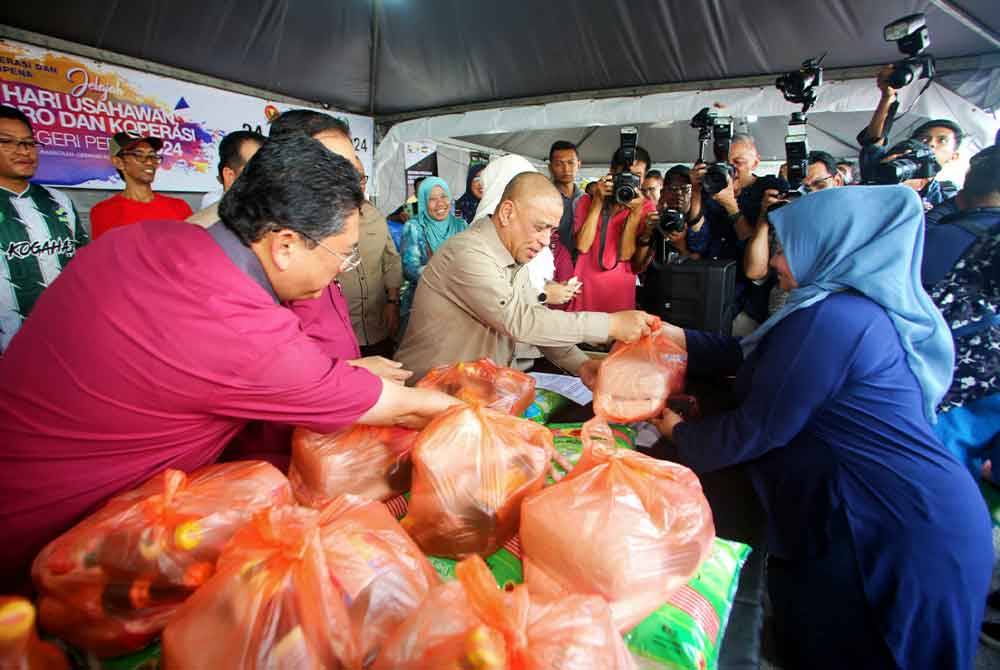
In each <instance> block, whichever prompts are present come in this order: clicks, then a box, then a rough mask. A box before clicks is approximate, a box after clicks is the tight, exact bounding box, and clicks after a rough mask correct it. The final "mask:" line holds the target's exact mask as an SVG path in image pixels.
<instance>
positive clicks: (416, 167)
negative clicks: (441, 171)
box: [404, 142, 438, 197]
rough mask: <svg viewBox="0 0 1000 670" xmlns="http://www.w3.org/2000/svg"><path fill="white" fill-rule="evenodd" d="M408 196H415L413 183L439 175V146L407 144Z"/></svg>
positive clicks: (431, 143)
mask: <svg viewBox="0 0 1000 670" xmlns="http://www.w3.org/2000/svg"><path fill="white" fill-rule="evenodd" d="M405 154H406V162H405V163H404V165H405V166H406V196H407V197H409V196H411V195H415V193H414V192H413V182H414V181H416V180H417V179H419V178H420V177H435V176H437V173H438V158H437V144H435V143H434V142H407V143H406V146H405Z"/></svg>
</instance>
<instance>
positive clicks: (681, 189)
mask: <svg viewBox="0 0 1000 670" xmlns="http://www.w3.org/2000/svg"><path fill="white" fill-rule="evenodd" d="M668 190H669V191H671V192H672V193H679V194H684V193H690V192H691V184H684V185H683V186H671V187H669V188H668Z"/></svg>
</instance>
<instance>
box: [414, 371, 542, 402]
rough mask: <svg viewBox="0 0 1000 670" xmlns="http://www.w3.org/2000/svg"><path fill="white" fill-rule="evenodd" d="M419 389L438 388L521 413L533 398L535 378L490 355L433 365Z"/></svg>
mask: <svg viewBox="0 0 1000 670" xmlns="http://www.w3.org/2000/svg"><path fill="white" fill-rule="evenodd" d="M417 387H418V388H430V389H437V390H438V391H444V392H445V393H447V394H448V395H453V396H455V397H456V398H459V399H460V400H464V401H465V402H467V403H469V404H472V405H482V406H485V407H489V408H490V409H495V410H497V411H498V412H506V413H507V414H510V415H511V416H521V415H522V414H524V411H525V410H526V409H528V407H530V406H531V403H532V402H534V401H535V378H534V377H532V376H531V375H528V374H525V373H523V372H520V371H519V370H514V369H512V368H502V367H500V366H499V365H497V364H496V363H494V362H493V361H491V360H490V359H489V358H480V359H479V360H478V361H466V362H465V363H456V364H455V365H439V366H437V367H436V368H432V369H431V371H430V372H428V373H427V374H426V375H424V378H423V379H421V380H420V381H419V382H417Z"/></svg>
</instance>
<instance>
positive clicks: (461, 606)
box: [375, 556, 635, 670]
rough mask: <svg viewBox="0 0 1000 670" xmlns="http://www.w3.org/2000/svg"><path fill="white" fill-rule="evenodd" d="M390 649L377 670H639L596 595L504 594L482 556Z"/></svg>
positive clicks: (440, 590) (424, 607) (464, 566)
mask: <svg viewBox="0 0 1000 670" xmlns="http://www.w3.org/2000/svg"><path fill="white" fill-rule="evenodd" d="M455 574H456V576H457V577H458V579H457V580H456V581H453V582H448V583H447V584H443V585H441V586H438V587H437V588H435V589H434V590H433V591H432V592H431V594H430V595H429V596H428V597H427V599H426V600H425V601H424V602H423V603H422V604H421V605H420V607H419V608H418V609H417V611H416V612H415V613H414V614H413V615H412V616H411V617H410V618H409V619H408V620H407V621H406V622H405V623H403V625H402V626H400V627H399V628H398V629H397V631H396V632H395V634H393V636H392V637H391V638H390V639H389V641H388V642H387V643H386V645H385V647H384V649H383V651H382V654H381V655H380V656H379V658H378V660H377V661H376V663H375V670H431V669H434V670H470V669H475V670H552V669H553V668H572V669H573V670H632V669H633V668H634V667H635V665H634V663H633V661H632V658H631V656H630V655H629V653H628V650H627V649H626V648H625V643H624V642H623V640H622V637H621V635H619V633H618V631H617V629H616V628H615V626H614V623H613V621H612V619H611V612H610V611H609V609H608V605H607V603H605V602H604V601H603V600H602V599H600V598H598V597H594V596H568V597H563V598H559V599H558V600H546V599H541V598H537V597H535V596H533V595H529V593H528V590H527V589H526V588H525V587H524V586H515V587H514V588H513V589H512V590H511V591H509V592H508V591H501V590H500V589H498V588H497V584H496V582H495V581H494V580H493V575H492V574H490V571H489V569H488V568H487V567H486V564H485V563H484V562H483V560H482V559H481V558H479V557H478V556H473V557H471V558H468V559H466V560H464V561H462V562H461V563H459V564H458V565H457V566H456V568H455Z"/></svg>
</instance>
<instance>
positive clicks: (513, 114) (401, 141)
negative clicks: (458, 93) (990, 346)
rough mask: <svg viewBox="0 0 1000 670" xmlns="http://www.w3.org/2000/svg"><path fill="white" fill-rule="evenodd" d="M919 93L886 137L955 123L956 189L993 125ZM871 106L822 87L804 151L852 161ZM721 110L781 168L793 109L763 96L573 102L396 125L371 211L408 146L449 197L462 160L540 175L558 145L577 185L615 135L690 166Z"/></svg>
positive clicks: (964, 107)
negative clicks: (423, 148)
mask: <svg viewBox="0 0 1000 670" xmlns="http://www.w3.org/2000/svg"><path fill="white" fill-rule="evenodd" d="M919 92H920V86H919V85H916V84H915V85H911V86H909V87H907V88H905V89H903V90H902V91H901V92H900V110H901V111H907V113H906V114H905V115H903V116H902V117H901V118H900V119H899V120H898V121H897V123H896V126H895V128H894V130H893V136H892V138H890V139H891V140H893V141H895V140H896V139H897V138H902V137H906V136H908V135H909V133H910V132H911V131H912V130H913V128H915V127H916V126H917V125H919V124H920V123H922V122H923V121H925V120H926V119H931V118H947V119H952V120H954V121H956V122H957V123H958V124H959V125H960V126H962V128H963V129H964V130H965V132H966V137H967V139H966V141H965V143H964V145H963V147H962V154H963V157H964V161H961V162H960V164H958V165H953V166H949V170H948V172H947V173H946V174H945V175H944V176H945V177H946V178H950V179H953V180H957V181H961V178H962V176H963V175H964V172H965V167H964V165H966V164H967V160H968V157H969V156H971V155H973V154H974V153H975V152H976V151H978V150H979V149H981V148H982V147H984V146H987V145H989V144H992V143H993V141H994V138H995V135H996V133H997V130H998V128H1000V121H998V120H997V118H996V116H995V115H994V114H992V113H988V112H985V111H983V110H981V109H979V108H978V107H976V106H975V105H973V104H972V103H970V102H968V101H966V100H965V99H963V98H962V97H960V96H959V95H957V94H956V93H954V92H952V91H951V90H949V89H947V88H945V87H944V86H941V85H938V84H937V83H932V84H931V85H930V87H929V88H928V89H927V91H926V92H924V93H923V94H922V95H920V96H919V97H918V93H919ZM877 102H878V91H877V89H876V87H875V86H874V84H873V82H872V80H871V79H851V80H843V81H828V82H826V83H825V84H824V85H823V86H822V87H821V88H820V89H819V96H818V99H817V102H816V105H815V106H814V107H813V109H812V110H810V112H809V126H810V128H809V143H810V148H812V149H820V150H824V151H828V152H830V153H831V154H833V155H834V156H837V157H847V158H855V157H856V156H857V152H858V147H857V144H856V141H855V139H854V138H855V135H856V134H857V132H858V131H859V130H860V129H861V128H863V127H864V126H866V125H867V124H868V121H869V119H870V117H871V113H872V110H873V109H874V108H875V106H876V104H877ZM712 106H716V107H721V108H723V109H725V110H726V111H728V112H729V113H730V114H731V115H732V116H733V117H735V118H736V119H737V131H740V130H743V131H745V132H750V133H751V134H752V135H754V137H755V138H756V140H757V144H758V148H759V150H760V153H761V156H762V159H763V160H764V161H766V164H765V166H764V170H763V171H765V172H766V171H769V169H768V168H773V167H775V166H777V165H778V164H780V163H781V162H782V161H783V160H784V135H785V125H786V124H787V120H788V117H789V115H790V114H791V113H792V112H793V111H797V110H798V109H799V108H798V107H797V106H795V105H792V104H790V103H788V102H786V101H785V100H784V99H783V98H782V96H781V93H780V92H779V91H777V90H776V89H774V88H773V87H768V88H764V87H744V88H731V89H720V90H703V91H677V92H668V93H654V94H650V95H642V96H636V97H627V98H607V99H600V100H574V101H567V102H552V103H549V104H542V105H533V106H526V107H497V108H495V109H487V110H478V111H469V112H465V113H462V114H448V115H443V116H433V117H427V118H420V119H414V120H410V121H404V122H401V123H398V124H396V125H394V126H392V127H391V128H390V130H389V132H388V133H387V134H386V135H385V137H384V138H383V139H382V141H381V143H380V144H379V146H378V148H377V149H376V152H375V174H374V190H375V193H376V194H377V197H378V201H379V204H380V206H382V207H383V208H392V207H394V206H395V205H397V204H399V203H401V202H402V201H403V200H404V199H405V186H406V185H405V180H404V156H403V152H404V145H405V143H406V142H413V141H434V142H437V143H438V166H439V173H440V176H441V177H442V178H444V179H445V180H446V181H448V183H449V185H450V186H451V189H452V195H453V196H454V197H458V196H460V195H461V194H462V193H463V192H464V190H465V174H466V170H467V166H468V163H469V153H470V151H472V150H479V151H486V152H488V153H491V154H503V153H519V154H521V155H524V156H525V157H527V158H529V159H530V160H532V161H533V162H535V163H536V164H538V165H539V166H542V165H544V163H545V161H546V159H547V155H548V149H549V146H550V145H551V143H552V142H553V141H555V140H557V139H566V140H570V141H572V142H575V143H576V144H578V145H579V146H580V154H581V160H582V161H583V164H584V169H583V170H582V177H583V178H593V177H595V176H597V175H600V174H603V173H604V171H605V170H606V169H607V163H608V161H609V160H610V158H611V154H612V153H613V152H614V150H615V148H616V147H617V146H618V132H619V127H621V126H626V125H636V126H638V127H639V129H640V131H639V143H640V144H641V145H642V146H644V147H645V148H646V149H647V150H649V152H650V154H651V155H652V158H653V163H654V166H659V167H668V166H670V165H673V164H676V163H691V162H693V160H694V159H695V158H696V157H697V150H698V142H697V131H695V130H694V129H692V128H691V127H690V126H689V121H690V119H691V117H692V116H694V115H695V114H696V113H697V112H698V110H699V109H701V108H703V107H712Z"/></svg>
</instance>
